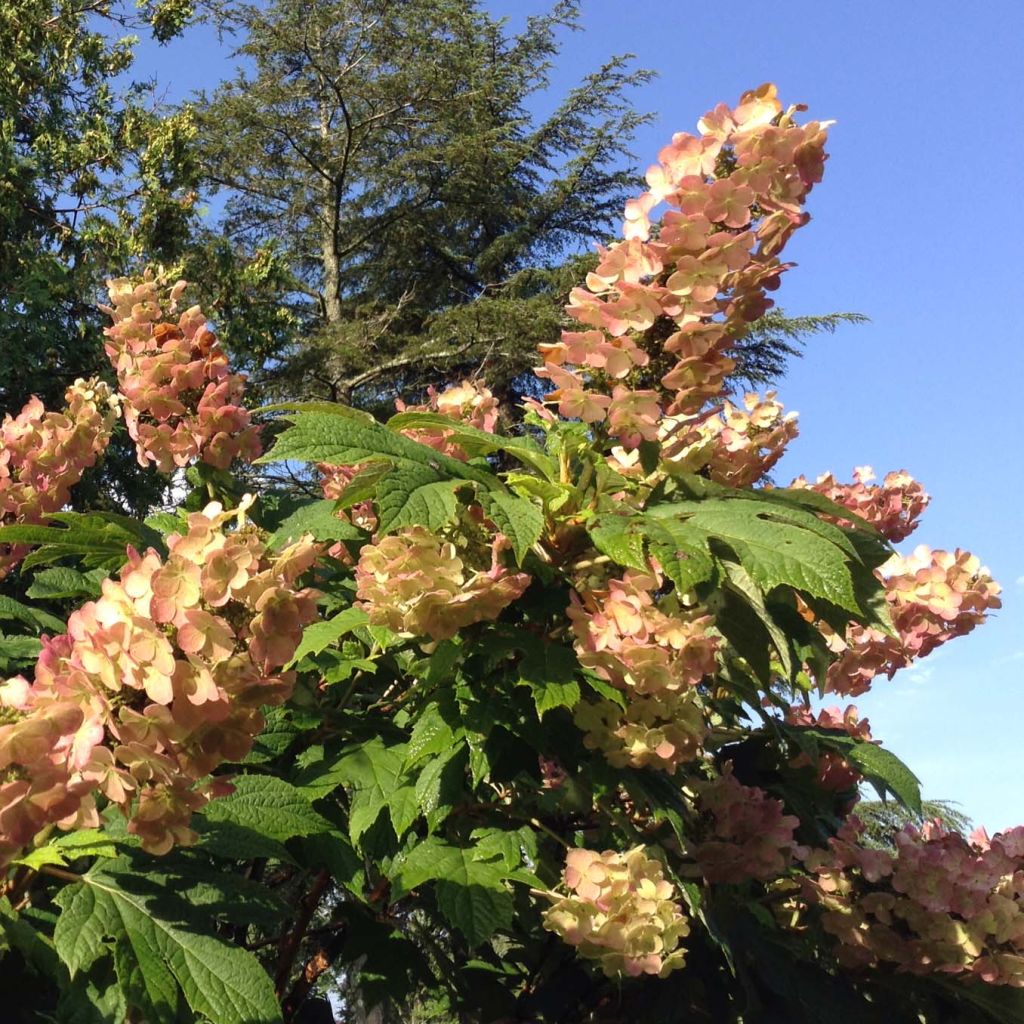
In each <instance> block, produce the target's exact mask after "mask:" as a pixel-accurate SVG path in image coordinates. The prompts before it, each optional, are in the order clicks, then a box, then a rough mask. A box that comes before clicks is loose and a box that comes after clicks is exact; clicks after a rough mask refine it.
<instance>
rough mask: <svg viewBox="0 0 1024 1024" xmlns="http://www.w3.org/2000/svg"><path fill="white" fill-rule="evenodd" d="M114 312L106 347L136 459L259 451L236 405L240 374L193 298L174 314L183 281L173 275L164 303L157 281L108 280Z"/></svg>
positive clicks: (165, 465) (225, 461) (181, 462)
mask: <svg viewBox="0 0 1024 1024" xmlns="http://www.w3.org/2000/svg"><path fill="white" fill-rule="evenodd" d="M107 285H108V288H109V290H110V301H111V306H109V307H104V309H105V311H106V312H108V313H109V314H110V315H111V317H112V318H113V321H114V322H113V325H112V326H111V327H108V328H107V330H106V332H105V333H106V336H107V341H106V343H105V346H104V347H105V348H106V351H107V355H108V356H109V358H110V361H111V363H112V364H113V366H114V369H115V370H116V371H117V380H118V388H119V390H120V392H121V395H122V397H123V400H124V417H125V422H126V423H127V425H128V433H129V434H131V437H132V440H134V441H135V445H136V449H137V453H138V459H139V464H140V465H142V466H148V465H150V464H153V465H155V466H156V467H157V468H158V469H159V470H160V471H161V472H163V473H170V472H172V471H173V470H174V469H175V468H177V467H181V466H186V465H188V463H190V462H192V461H193V460H194V459H201V460H202V461H203V462H206V463H209V464H210V465H211V466H215V467H217V468H220V469H226V468H227V467H228V466H229V465H230V464H231V462H232V460H233V459H236V458H241V459H254V458H255V457H256V456H257V455H259V453H260V442H259V433H258V431H257V429H256V428H255V427H254V426H252V425H251V424H250V422H249V413H248V411H247V410H246V409H245V408H243V406H242V405H241V401H242V394H243V392H244V390H245V378H244V377H242V376H241V375H239V374H236V373H231V372H230V370H229V368H228V359H227V356H226V355H225V353H224V351H223V350H222V349H221V347H220V345H219V343H218V342H217V338H216V336H215V335H214V333H213V332H212V331H211V330H210V329H209V327H208V326H207V322H206V317H205V316H204V315H203V313H202V311H201V310H200V308H199V307H198V306H193V307H192V308H191V309H187V310H186V311H185V312H184V313H182V314H181V315H180V316H179V317H178V319H177V321H171V320H169V319H165V317H170V316H171V315H172V314H173V313H175V312H176V309H177V300H178V299H179V298H180V297H181V293H182V292H183V291H184V289H185V282H184V281H179V282H178V283H177V284H176V285H175V286H174V287H173V288H172V289H171V290H170V294H169V297H168V299H167V300H166V303H165V301H164V299H163V286H162V284H161V282H160V281H158V280H154V279H153V278H152V276H151V275H147V276H146V278H145V279H144V280H143V281H141V282H135V281H131V280H129V279H128V278H119V279H117V280H114V281H108V282H107Z"/></svg>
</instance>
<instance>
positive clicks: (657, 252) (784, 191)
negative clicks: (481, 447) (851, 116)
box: [537, 86, 826, 448]
mask: <svg viewBox="0 0 1024 1024" xmlns="http://www.w3.org/2000/svg"><path fill="white" fill-rule="evenodd" d="M795 110H796V108H791V109H790V110H788V111H785V112H784V111H783V108H782V106H781V104H780V103H779V101H778V99H777V98H776V96H775V90H774V87H772V86H762V87H761V88H760V89H758V90H756V91H754V92H748V93H745V94H744V96H743V97H742V98H741V101H740V103H739V105H738V106H737V107H736V108H735V109H733V110H730V109H729V108H727V107H725V106H724V105H722V106H719V107H717V108H716V109H715V110H713V111H711V112H710V113H709V114H707V115H706V116H705V117H704V118H703V119H702V120H701V121H700V123H699V126H698V127H699V131H700V134H699V135H698V136H694V135H689V134H687V133H679V134H677V135H675V136H674V137H673V139H672V143H671V144H670V145H669V146H666V147H665V149H663V150H662V152H661V154H660V156H659V163H658V164H656V165H655V166H653V167H651V168H650V170H649V171H648V172H647V181H648V184H649V186H650V190H649V191H648V192H646V193H644V194H643V195H642V196H640V197H639V198H637V199H634V200H631V201H630V202H629V203H627V206H626V226H625V238H624V240H623V241H621V242H617V243H616V244H614V245H612V246H611V247H609V248H608V249H602V250H601V261H600V263H599V264H598V266H597V268H596V269H595V270H594V271H593V272H592V273H591V274H589V275H588V277H587V282H586V287H585V288H575V289H573V291H572V293H571V295H570V302H569V305H568V306H567V307H566V308H567V311H568V313H569V315H570V316H572V317H574V318H575V319H576V320H578V321H579V322H580V323H581V324H583V325H584V327H586V328H589V329H588V330H584V331H567V332H566V333H565V334H564V335H563V337H562V340H561V341H560V342H559V343H557V344H554V345H545V346H542V348H541V354H542V356H543V359H544V366H543V367H542V368H541V369H540V370H538V371H537V373H538V376H541V377H546V378H548V379H550V380H551V382H552V384H553V385H554V386H555V390H554V391H553V392H551V393H550V394H549V395H548V396H547V401H549V402H554V403H557V404H558V408H559V412H560V413H561V415H563V416H566V417H572V418H580V419H582V420H584V421H586V422H591V423H597V422H604V421H607V424H608V429H609V431H610V432H611V434H612V435H613V436H615V437H617V438H618V439H619V440H620V441H621V442H622V444H623V445H624V446H625V447H627V448H634V447H636V446H637V445H638V444H639V443H640V441H642V440H655V439H656V438H657V435H658V421H659V420H660V418H661V415H662V412H663V411H667V412H669V413H672V414H676V415H690V414H694V413H696V412H698V411H699V410H700V408H701V407H702V406H703V405H704V404H705V403H706V402H707V401H708V400H711V399H714V398H717V397H718V396H719V395H720V394H721V391H722V387H723V381H724V379H725V377H726V375H727V374H728V373H729V372H730V371H731V370H732V369H733V367H734V362H733V360H732V359H731V358H730V357H729V355H728V352H729V349H730V348H731V347H732V346H733V345H735V343H736V342H737V341H738V340H739V339H740V338H741V337H743V335H744V334H745V333H746V332H747V330H748V329H749V325H750V323H752V322H753V321H754V320H756V319H757V318H758V317H760V316H761V315H763V313H764V312H765V311H766V310H767V309H768V308H770V306H771V305H772V303H771V301H770V300H769V299H768V298H767V296H766V294H765V293H766V291H768V290H771V289H774V288H776V287H777V286H778V283H779V277H780V275H781V274H782V272H783V271H784V270H786V269H787V267H786V265H784V264H782V263H780V262H779V260H778V258H777V255H778V253H779V252H780V251H781V249H782V247H783V246H784V244H785V242H786V240H787V239H788V237H789V236H790V235H791V234H792V232H793V231H794V230H795V229H796V228H797V227H799V226H800V225H802V224H804V223H806V221H807V219H808V217H807V214H805V213H804V212H803V208H802V207H803V202H804V200H805V199H806V197H807V194H808V193H809V192H810V190H811V188H812V187H813V185H814V184H815V183H816V182H817V181H820V180H821V174H822V168H823V164H824V160H825V155H824V144H825V136H826V133H825V130H824V127H825V126H823V125H821V124H819V123H817V122H811V123H809V124H806V125H803V126H800V125H797V124H796V123H795V122H794V120H793V114H794V112H795ZM662 201H664V202H665V203H667V205H668V206H669V207H670V209H669V210H668V212H667V213H666V214H665V216H664V218H663V220H662V223H661V229H660V231H659V233H658V235H657V237H656V238H655V239H651V237H650V235H651V222H650V217H649V215H650V213H651V211H652V209H653V208H654V207H655V206H657V205H658V204H659V203H661V202H662ZM656 325H657V326H656ZM665 325H668V326H667V327H666V326H665ZM673 327H674V330H672V328H673ZM652 328H654V330H653V331H652ZM662 328H664V330H663V329H662ZM662 339H664V340H662ZM663 353H667V354H669V355H670V356H674V357H675V359H676V363H675V365H674V366H672V367H671V368H670V369H669V370H668V371H667V372H666V373H664V374H663V375H662V376H661V379H660V385H661V388H662V389H663V392H659V391H655V390H651V389H641V390H634V388H633V387H631V381H632V380H633V378H634V377H635V373H634V371H635V370H636V369H638V368H643V367H646V366H648V365H649V364H650V363H651V361H652V359H653V358H654V357H657V358H658V359H659V363H660V361H661V357H662V354H663ZM573 367H575V369H574V368H573ZM609 392H610V393H609Z"/></svg>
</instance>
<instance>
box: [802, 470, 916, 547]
mask: <svg viewBox="0 0 1024 1024" xmlns="http://www.w3.org/2000/svg"><path fill="white" fill-rule="evenodd" d="M874 479H875V474H874V471H873V470H872V468H871V467H870V466H858V467H857V468H856V469H855V470H854V471H853V483H852V484H841V483H839V482H838V481H837V480H836V478H835V477H834V476H833V475H832V474H831V473H823V474H822V475H821V476H819V477H818V479H817V480H816V481H815V482H814V483H813V484H811V483H808V482H807V479H806V478H805V477H802V476H799V477H797V478H796V479H795V480H794V481H793V482H792V483H791V484H790V485H789V486H790V487H796V488H806V489H808V490H812V491H817V492H818V493H819V494H823V495H824V496H825V497H826V498H829V499H831V500H832V501H834V502H835V503H836V504H837V505H842V506H843V507H844V508H848V509H849V510H850V511H851V512H854V513H856V515H858V516H859V517H860V518H861V519H864V520H866V521H867V522H869V523H870V524H871V525H872V526H873V527H874V528H875V529H876V530H878V532H879V533H880V534H881V535H882V536H883V537H885V539H886V540H888V541H891V542H893V543H896V542H897V541H901V540H905V539H906V538H907V537H909V536H910V534H911V533H913V532H914V530H916V529H917V525H918V520H919V519H920V518H921V515H922V514H923V513H924V510H925V509H926V508H927V507H928V503H929V502H930V501H931V498H930V497H929V495H927V494H926V493H925V490H924V488H923V487H922V486H921V484H920V483H918V481H916V480H915V479H914V478H913V477H912V476H910V474H909V473H907V472H906V471H905V470H899V471H898V472H894V473H886V475H885V479H884V480H883V481H882V482H881V483H880V484H873V483H871V481H872V480H874ZM838 521H839V522H840V523H841V524H842V525H849V524H850V520H841V519H840V520H838Z"/></svg>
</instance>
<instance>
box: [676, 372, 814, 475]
mask: <svg viewBox="0 0 1024 1024" xmlns="http://www.w3.org/2000/svg"><path fill="white" fill-rule="evenodd" d="M797 433H798V430H797V422H796V413H786V414H785V415H784V414H783V411H782V403H781V402H777V401H776V400H775V392H774V391H769V392H768V393H767V394H765V395H764V397H761V396H760V395H755V394H749V395H747V396H746V397H745V398H744V399H743V408H742V409H741V408H739V407H738V406H735V405H733V403H732V402H725V403H724V404H723V408H722V411H721V413H720V414H716V415H714V416H693V417H688V418H675V419H673V418H669V419H668V420H666V423H665V427H664V429H663V431H662V438H663V444H664V448H663V456H664V458H665V460H666V461H667V462H671V463H673V464H674V465H676V466H678V467H679V468H680V469H685V470H689V471H690V472H693V473H696V472H703V473H704V474H705V475H706V476H708V477H709V478H710V479H711V480H714V481H715V483H719V484H724V485H725V486H727V487H750V486H752V485H753V484H755V483H757V482H758V481H759V480H761V478H762V477H764V476H765V474H766V473H768V471H769V470H770V469H771V468H772V467H773V466H774V465H775V463H776V462H778V461H779V459H781V458H782V456H783V455H784V454H785V451H786V446H787V445H788V444H789V442H790V441H792V440H793V438H795V437H796V435H797Z"/></svg>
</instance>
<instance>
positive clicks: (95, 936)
mask: <svg viewBox="0 0 1024 1024" xmlns="http://www.w3.org/2000/svg"><path fill="white" fill-rule="evenodd" d="M124 867H125V865H123V864H119V862H117V861H115V862H113V863H112V864H111V865H109V866H107V867H102V868H95V869H93V870H92V871H90V872H88V873H87V874H85V875H83V876H82V878H81V881H79V882H77V883H75V884H74V885H72V886H69V887H68V888H66V889H64V890H62V891H61V892H60V893H59V894H58V896H57V897H56V903H57V905H58V906H59V907H60V908H61V914H60V917H59V918H58V920H57V926H56V928H55V930H54V937H53V942H54V948H55V949H56V950H57V954H58V955H59V956H60V958H61V960H62V961H63V962H64V963H65V964H66V965H67V968H68V971H69V973H70V975H71V977H72V979H74V977H75V975H77V974H79V973H80V972H89V970H90V968H92V966H93V965H94V964H95V963H96V962H97V961H102V960H105V959H107V958H108V957H111V956H112V957H113V961H114V970H115V972H116V977H117V985H118V988H119V990H120V992H121V994H122V995H123V996H124V998H125V999H126V1000H127V1001H128V1002H129V1003H130V1004H131V1005H132V1006H134V1007H137V1008H138V1009H139V1010H141V1011H142V1012H144V1013H146V1014H147V1015H148V1016H149V1018H150V1019H151V1020H153V1021H158V1022H161V1024H163V1022H169V1024H173V1022H174V1021H176V1020H177V1019H179V1010H178V1005H179V999H181V998H183V999H184V1001H185V1002H186V1003H187V1004H188V1006H189V1007H190V1008H191V1009H192V1010H193V1011H194V1012H195V1013H196V1014H199V1015H202V1016H203V1017H206V1018H207V1019H208V1020H209V1021H210V1022H211V1024H275V1022H279V1021H280V1020H281V1013H280V1009H279V1008H278V1005H277V1000H276V999H275V998H274V992H273V988H272V986H271V984H270V979H269V978H268V977H267V975H266V974H265V973H264V971H263V970H262V968H261V967H260V966H259V963H258V962H257V961H256V959H255V958H254V957H253V956H252V954H250V953H246V952H244V951H243V950H241V949H238V948H237V947H235V946H233V945H231V944H229V943H226V942H224V941H223V940H221V939H218V938H216V937H214V936H212V935H210V934H208V933H207V929H206V928H205V927H203V925H202V923H201V919H199V918H198V917H197V914H196V909H194V908H193V905H191V904H190V903H186V902H185V901H184V900H178V899H175V898H174V897H173V896H171V895H170V894H169V893H168V892H167V891H166V890H165V889H164V888H163V887H161V886H158V885H156V884H154V880H153V879H149V880H147V879H144V878H139V876H138V875H135V874H128V875H125V874H122V871H123V869H124Z"/></svg>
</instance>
